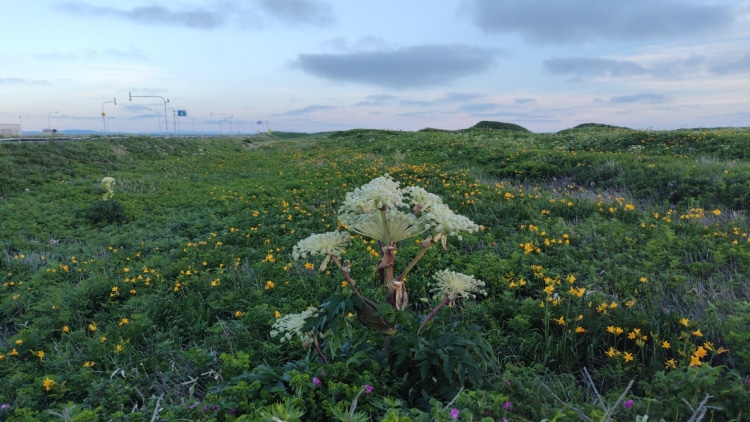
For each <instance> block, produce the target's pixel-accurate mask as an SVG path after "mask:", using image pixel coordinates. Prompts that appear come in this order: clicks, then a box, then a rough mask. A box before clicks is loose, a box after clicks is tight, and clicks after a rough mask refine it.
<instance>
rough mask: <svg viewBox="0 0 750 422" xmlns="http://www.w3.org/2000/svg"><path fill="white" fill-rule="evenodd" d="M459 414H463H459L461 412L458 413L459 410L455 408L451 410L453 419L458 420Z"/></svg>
mask: <svg viewBox="0 0 750 422" xmlns="http://www.w3.org/2000/svg"><path fill="white" fill-rule="evenodd" d="M459 413H461V412H459V411H458V409H456V408H455V407H454V408H453V409H451V418H453V419H458V415H459Z"/></svg>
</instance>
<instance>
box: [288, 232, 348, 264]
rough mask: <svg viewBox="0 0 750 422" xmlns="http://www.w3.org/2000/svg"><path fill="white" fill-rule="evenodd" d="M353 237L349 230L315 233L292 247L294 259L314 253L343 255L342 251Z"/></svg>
mask: <svg viewBox="0 0 750 422" xmlns="http://www.w3.org/2000/svg"><path fill="white" fill-rule="evenodd" d="M350 243H351V238H350V235H349V232H338V231H337V232H328V233H320V234H314V235H312V236H310V237H307V238H305V239H302V240H300V241H299V242H297V244H296V245H294V248H292V257H293V258H294V259H300V258H305V257H307V256H313V255H323V256H328V255H333V256H337V257H338V256H341V252H343V251H344V249H345V248H346V247H347V246H349V244H350Z"/></svg>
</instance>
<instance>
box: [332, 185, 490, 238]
mask: <svg viewBox="0 0 750 422" xmlns="http://www.w3.org/2000/svg"><path fill="white" fill-rule="evenodd" d="M339 221H340V222H341V223H342V224H344V225H345V226H346V227H347V228H348V229H349V230H351V231H354V232H357V233H359V234H361V235H364V236H367V237H370V238H372V239H375V240H379V241H380V242H383V243H386V244H393V243H396V242H399V241H401V240H404V239H408V238H410V237H413V236H416V235H419V234H421V233H423V232H425V231H428V230H433V231H434V232H435V233H436V234H437V235H442V236H456V237H458V238H459V239H460V238H461V235H460V233H461V232H467V233H473V232H475V231H478V230H479V226H478V225H476V224H475V223H474V222H473V221H471V220H470V219H469V218H467V217H464V216H462V215H457V214H455V213H454V212H453V211H452V210H451V209H450V208H449V207H448V206H447V205H445V204H444V203H443V200H442V199H441V198H440V197H439V196H437V195H435V194H432V193H430V192H427V191H426V190H424V189H422V188H420V187H417V186H408V187H405V188H403V189H401V188H399V183H398V182H396V181H393V180H392V179H391V177H390V176H389V175H388V174H386V175H385V176H381V177H378V178H376V179H373V180H372V181H371V182H370V183H367V184H366V185H364V186H362V187H361V188H357V189H355V190H354V191H353V192H349V193H347V195H346V200H345V201H344V204H343V205H342V206H341V208H340V209H339ZM442 236H441V237H442ZM442 240H443V244H444V246H445V237H442Z"/></svg>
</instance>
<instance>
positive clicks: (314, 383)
mask: <svg viewBox="0 0 750 422" xmlns="http://www.w3.org/2000/svg"><path fill="white" fill-rule="evenodd" d="M312 382H313V385H314V386H316V387H320V385H321V384H323V383H322V382H321V381H320V378H318V377H313V381H312Z"/></svg>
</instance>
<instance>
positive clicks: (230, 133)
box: [211, 113, 234, 136]
mask: <svg viewBox="0 0 750 422" xmlns="http://www.w3.org/2000/svg"><path fill="white" fill-rule="evenodd" d="M214 114H215V115H217V116H218V115H223V116H229V136H232V117H234V116H232V115H231V114H229V113H211V116H213V115H214ZM219 124H221V123H219Z"/></svg>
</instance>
